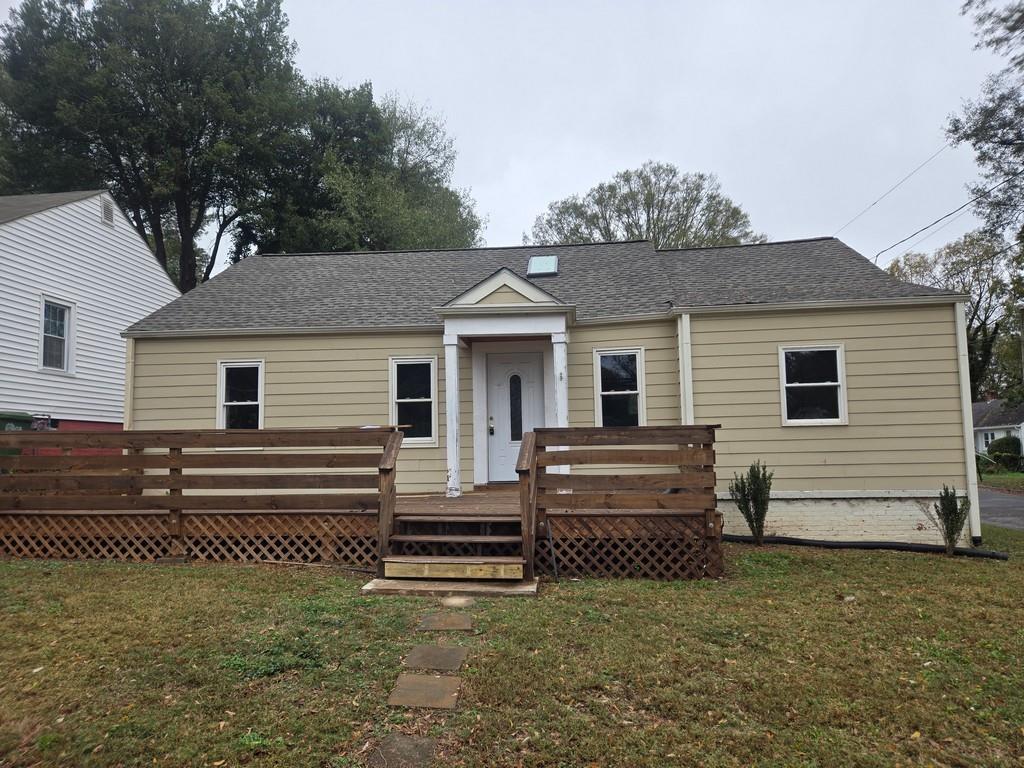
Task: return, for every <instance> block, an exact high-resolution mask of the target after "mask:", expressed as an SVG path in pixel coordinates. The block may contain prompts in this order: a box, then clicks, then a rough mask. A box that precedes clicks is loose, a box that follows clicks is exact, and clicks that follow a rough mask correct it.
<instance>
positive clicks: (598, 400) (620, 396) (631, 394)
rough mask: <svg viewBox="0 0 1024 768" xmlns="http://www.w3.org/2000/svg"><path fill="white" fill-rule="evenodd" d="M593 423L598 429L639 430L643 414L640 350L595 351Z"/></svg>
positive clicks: (642, 362)
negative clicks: (631, 428)
mask: <svg viewBox="0 0 1024 768" xmlns="http://www.w3.org/2000/svg"><path fill="white" fill-rule="evenodd" d="M594 387H595V390H596V391H595V395H596V397H595V403H594V410H595V414H594V420H595V421H596V423H597V426H599V427H639V426H642V425H643V424H644V423H646V421H647V418H646V415H645V413H644V355H643V350H642V349H607V350H605V349H597V350H594Z"/></svg>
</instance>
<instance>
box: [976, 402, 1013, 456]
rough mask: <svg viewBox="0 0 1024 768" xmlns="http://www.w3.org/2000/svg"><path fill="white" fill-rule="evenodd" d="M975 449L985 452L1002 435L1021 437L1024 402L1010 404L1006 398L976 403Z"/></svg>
mask: <svg viewBox="0 0 1024 768" xmlns="http://www.w3.org/2000/svg"><path fill="white" fill-rule="evenodd" d="M972 410H973V413H974V450H975V451H977V452H978V453H984V452H985V451H986V450H988V446H989V444H990V443H991V442H992V441H993V440H998V439H999V438H1000V437H1016V438H1018V439H1020V436H1021V428H1022V426H1024V403H1019V404H1018V405H1010V404H1009V403H1007V402H1006V401H1005V400H986V401H985V402H981V403H974V405H973V408H972Z"/></svg>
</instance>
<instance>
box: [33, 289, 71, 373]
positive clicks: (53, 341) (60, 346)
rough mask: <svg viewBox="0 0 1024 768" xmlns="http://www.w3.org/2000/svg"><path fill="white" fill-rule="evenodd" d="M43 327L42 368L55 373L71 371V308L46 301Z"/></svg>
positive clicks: (44, 302) (44, 303)
mask: <svg viewBox="0 0 1024 768" xmlns="http://www.w3.org/2000/svg"><path fill="white" fill-rule="evenodd" d="M42 325H43V327H42V353H41V359H40V363H41V364H42V367H43V368H46V369H48V370H53V371H69V370H70V369H71V364H70V357H71V355H70V351H71V350H70V344H69V341H70V335H71V307H70V306H68V305H67V304H59V303H57V302H55V301H50V300H49V299H44V300H43V318H42Z"/></svg>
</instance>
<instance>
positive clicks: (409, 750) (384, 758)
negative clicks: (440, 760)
mask: <svg viewBox="0 0 1024 768" xmlns="http://www.w3.org/2000/svg"><path fill="white" fill-rule="evenodd" d="M436 748H437V743H436V742H435V741H434V740H433V739H429V738H427V737H426V736H406V735H405V734H404V733H389V734H388V735H387V736H385V737H384V740H383V741H381V743H380V746H379V747H377V749H375V750H374V751H373V752H372V754H371V755H370V758H369V760H367V763H368V764H369V765H370V767H371V768H428V766H430V765H432V764H433V763H434V751H435V750H436Z"/></svg>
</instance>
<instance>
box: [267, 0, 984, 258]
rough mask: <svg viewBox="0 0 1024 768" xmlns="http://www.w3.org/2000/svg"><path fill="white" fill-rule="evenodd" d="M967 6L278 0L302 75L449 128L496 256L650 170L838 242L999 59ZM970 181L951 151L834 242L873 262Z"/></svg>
mask: <svg viewBox="0 0 1024 768" xmlns="http://www.w3.org/2000/svg"><path fill="white" fill-rule="evenodd" d="M959 5H960V3H959V2H953V1H951V0H921V1H920V2H908V1H907V0H900V2H891V0H889V1H887V2H848V1H847V2H839V1H837V2H823V1H822V0H815V1H814V2H794V1H793V0H787V1H786V2H701V3H697V2H630V3H624V2H607V3H600V2H582V1H581V2H570V1H568V0H559V1H556V0H549V1H548V2H527V1H524V0H516V2H497V1H495V2H481V1H480V0H473V1H469V0H467V1H466V2H411V1H410V2H379V3H378V2H374V3H368V2H365V1H360V2H354V1H351V2H349V1H346V2H339V0H286V3H285V7H286V10H287V12H288V15H289V17H290V19H291V34H292V36H293V37H294V39H295V40H296V42H297V43H298V46H299V52H298V63H299V65H300V67H301V68H302V70H303V71H304V72H305V73H306V74H307V75H310V76H312V75H320V76H327V77H331V78H336V79H338V80H340V81H342V82H343V83H347V84H355V83H359V82H362V81H365V80H370V81H372V83H373V85H374V88H375V89H376V90H377V91H379V92H386V91H397V92H398V93H400V94H401V95H403V96H405V97H407V98H409V99H413V100H415V101H418V102H423V103H426V104H428V105H429V106H430V107H431V108H433V109H434V110H436V111H437V112H440V113H442V114H443V115H444V117H445V119H446V121H447V125H448V129H449V131H450V133H451V134H452V135H453V136H454V138H455V141H456V146H457V148H458V152H459V159H458V163H457V165H456V180H457V182H458V184H459V185H461V186H465V187H469V188H470V189H471V190H472V194H473V196H474V197H475V198H476V200H477V203H478V206H479V211H480V213H481V214H483V215H484V216H486V217H487V220H488V224H487V229H486V232H485V238H486V240H487V243H488V244H489V245H516V244H519V243H520V242H521V239H522V235H523V233H524V232H526V231H528V230H529V229H530V227H531V225H532V222H533V219H534V217H535V216H536V215H537V214H539V213H541V212H542V211H543V210H544V209H545V207H546V206H547V204H548V202H550V201H552V200H555V199H557V198H560V197H563V196H565V195H569V194H572V193H574V192H582V191H585V190H587V189H589V188H590V187H591V186H592V185H594V184H595V183H597V182H600V181H602V180H606V179H608V178H610V177H611V176H612V175H613V174H614V173H615V172H617V171H620V170H623V169H626V168H633V167H636V166H638V165H640V164H641V163H642V162H644V161H645V160H648V159H653V160H660V161H666V162H671V163H675V164H676V165H677V166H679V167H680V168H681V169H683V170H686V171H710V172H712V173H715V174H717V175H718V177H719V178H720V180H721V182H722V186H723V188H724V190H725V192H726V194H728V195H729V196H730V197H732V198H733V199H734V200H735V201H736V202H738V203H739V204H740V205H742V206H743V207H744V208H745V209H746V210H747V212H748V213H749V214H750V218H751V221H752V223H753V225H754V227H755V228H756V229H757V230H758V231H761V232H764V233H765V234H767V235H768V236H769V238H771V239H786V238H800V237H815V236H820V235H831V234H834V233H835V232H836V231H837V230H838V229H839V228H840V227H841V226H843V224H844V223H846V222H847V221H848V220H849V219H851V218H852V217H853V216H855V215H856V214H857V213H858V212H859V211H860V210H861V209H863V208H864V207H866V206H867V205H868V204H869V203H871V202H872V201H873V200H874V199H876V198H877V197H878V196H879V195H881V194H882V193H883V192H884V191H885V190H886V189H888V188H889V187H890V186H891V185H892V184H894V183H895V182H897V181H898V180H899V179H900V178H902V177H903V176H904V175H906V174H907V173H908V172H910V171H911V170H913V169H914V168H915V167H916V166H917V165H919V164H920V163H921V162H923V161H924V160H926V159H927V158H928V157H929V156H931V155H932V154H933V153H935V151H936V150H938V149H939V148H940V147H942V146H943V144H944V143H945V136H944V133H943V128H944V126H945V123H946V119H947V117H948V115H949V114H950V113H952V112H955V111H957V109H958V108H959V105H960V104H961V102H962V100H963V99H965V98H971V97H974V96H975V95H977V94H978V92H979V89H980V85H981V83H982V81H983V80H984V78H985V76H986V75H987V74H989V73H991V72H994V71H995V70H996V69H998V68H999V67H1000V66H1001V63H1000V60H999V59H997V58H996V57H994V56H993V55H992V54H990V53H988V52H987V51H977V50H974V37H973V28H972V24H971V22H970V20H969V19H967V18H964V17H962V16H960V14H959ZM976 176H977V171H976V169H975V166H974V163H973V157H972V153H971V152H970V150H969V149H967V148H957V149H952V148H950V149H946V150H945V151H943V152H942V153H941V154H940V155H938V157H936V158H935V159H934V160H932V161H931V162H930V163H929V164H928V165H927V166H925V168H923V169H922V170H921V171H920V172H919V173H918V174H917V175H915V176H914V177H913V178H912V179H911V180H910V181H908V182H907V183H905V184H904V185H903V186H901V187H900V188H899V189H898V190H897V191H896V192H894V193H893V194H892V195H890V196H889V197H888V198H887V199H885V200H884V201H883V202H881V203H879V204H878V205H877V206H876V207H875V208H874V209H872V210H871V211H870V212H869V213H867V214H866V215H864V216H863V217H862V218H861V219H859V220H858V221H857V222H856V223H855V224H853V225H851V226H850V227H848V228H847V229H845V230H844V231H843V232H842V233H841V237H842V239H844V240H845V241H846V242H848V243H849V244H850V245H852V246H853V247H854V248H856V249H858V250H859V251H861V252H862V253H864V254H865V255H868V256H872V257H873V256H874V254H875V253H876V252H877V251H879V250H881V249H882V248H884V247H886V246H888V245H890V244H891V243H893V242H895V241H897V240H899V239H901V238H903V237H905V236H906V235H908V234H910V233H911V232H913V231H914V230H916V229H918V228H920V227H922V226H924V225H925V224H928V223H929V222H931V221H932V220H934V219H936V218H938V217H939V216H940V215H942V214H944V213H946V212H948V211H950V210H952V209H954V208H956V207H957V206H959V205H960V204H962V203H963V202H965V201H966V200H967V199H968V195H967V193H966V191H965V189H964V186H965V184H967V183H968V182H970V181H972V180H973V179H975V178H976ZM975 224H976V222H975V220H974V219H973V217H972V215H971V214H969V213H968V214H967V215H964V216H962V217H960V218H959V219H957V220H955V221H954V222H953V223H952V224H950V225H948V226H947V227H945V228H944V229H942V230H941V231H938V232H936V233H935V234H934V235H932V236H931V237H930V238H928V239H926V240H924V241H922V242H921V243H919V244H918V246H917V249H931V248H934V247H937V246H939V245H942V244H943V243H945V242H947V241H948V240H951V239H954V238H955V237H956V236H958V235H960V234H961V233H963V232H965V231H967V230H969V229H971V228H972V227H973V226H975ZM912 243H913V241H910V243H908V245H910V244H912ZM903 250H904V249H903V248H900V249H896V250H895V251H892V252H890V254H887V255H886V256H884V257H882V258H881V259H880V260H879V263H883V262H885V261H886V260H887V259H888V258H889V257H890V256H891V255H898V254H899V253H901V252H902V251H903Z"/></svg>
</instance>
